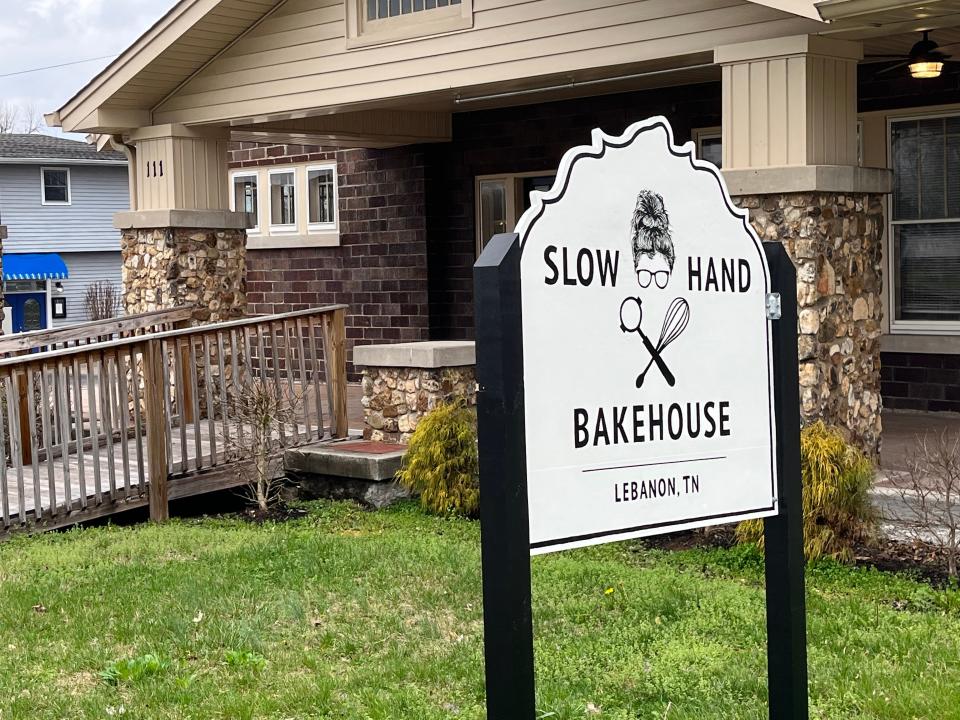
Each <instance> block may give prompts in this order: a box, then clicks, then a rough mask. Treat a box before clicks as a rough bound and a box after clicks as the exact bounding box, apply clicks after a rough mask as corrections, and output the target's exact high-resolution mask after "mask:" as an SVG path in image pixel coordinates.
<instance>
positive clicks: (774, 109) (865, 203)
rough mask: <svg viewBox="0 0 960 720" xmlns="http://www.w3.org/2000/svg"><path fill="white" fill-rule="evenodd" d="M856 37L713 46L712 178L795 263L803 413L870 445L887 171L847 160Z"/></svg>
mask: <svg viewBox="0 0 960 720" xmlns="http://www.w3.org/2000/svg"><path fill="white" fill-rule="evenodd" d="M861 57H862V53H861V48H860V45H859V44H858V43H851V42H846V41H841V40H833V39H829V38H823V37H819V36H810V35H801V36H794V37H785V38H778V39H776V40H767V41H759V42H750V43H743V44H739V45H731V46H726V47H721V48H717V50H716V53H715V61H716V62H717V63H719V64H721V65H722V66H723V71H722V72H723V162H724V176H725V178H726V181H727V185H728V187H729V189H730V193H731V195H733V196H734V200H735V201H736V202H737V203H738V204H739V205H740V206H741V207H744V208H747V209H749V211H750V219H751V222H752V224H753V225H754V227H755V228H756V230H757V233H758V234H759V235H760V237H761V238H762V239H763V240H765V241H770V242H782V243H783V244H784V246H785V247H786V249H787V251H788V252H789V254H790V256H791V258H793V261H794V263H795V264H796V266H797V280H798V287H797V295H798V297H797V300H798V302H799V306H800V317H799V323H798V325H799V327H798V332H799V351H800V358H799V359H800V378H799V381H800V401H801V413H802V416H803V420H804V422H812V421H814V420H817V419H823V420H824V421H826V422H827V423H830V424H833V425H837V426H839V427H841V428H843V429H845V430H846V431H847V433H848V435H849V437H850V438H851V440H853V441H854V442H855V443H857V444H858V445H859V446H860V447H862V448H863V449H864V450H865V451H866V452H867V453H868V454H870V455H876V454H877V453H878V452H879V449H880V435H881V419H880V411H881V398H880V334H881V319H882V313H883V307H882V302H881V299H882V292H881V290H882V263H881V243H880V241H881V234H882V232H883V226H884V224H883V204H882V197H883V194H884V193H887V192H889V190H890V173H889V171H888V170H885V169H872V168H863V167H860V164H859V143H858V132H857V74H856V68H857V61H858V60H859V59H860V58H861Z"/></svg>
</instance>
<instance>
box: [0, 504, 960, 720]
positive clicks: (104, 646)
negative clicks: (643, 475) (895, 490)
mask: <svg viewBox="0 0 960 720" xmlns="http://www.w3.org/2000/svg"><path fill="white" fill-rule="evenodd" d="M308 508H309V515H308V517H306V518H304V519H301V520H297V521H294V522H290V523H285V524H279V525H271V524H268V525H264V526H256V525H252V524H248V523H246V522H243V521H239V520H203V521H184V522H173V523H170V524H169V525H166V526H164V527H158V526H141V527H127V528H98V529H91V530H82V531H73V532H70V533H66V534H62V535H47V536H41V537H33V538H20V539H16V540H14V541H12V542H9V543H6V544H4V545H2V546H0V720H9V719H10V718H30V719H31V720H33V719H34V718H38V719H39V718H51V719H53V718H56V719H60V718H71V719H73V718H104V717H128V718H135V719H136V720H141V719H146V718H203V719H207V718H278V719H279V718H298V719H299V718H337V719H342V718H349V719H353V718H358V719H361V720H363V719H370V720H374V719H376V720H379V719H381V718H382V719H387V718H392V719H396V718H412V719H415V720H430V719H432V718H452V717H456V718H482V717H483V676H482V649H481V648H482V646H481V640H482V624H481V603H480V578H479V527H478V525H477V524H476V523H473V522H466V521H461V520H443V519H437V518H431V517H427V516H424V515H423V514H421V513H420V511H419V510H418V509H417V508H416V507H414V506H412V505H405V506H402V507H400V508H397V509H393V510H389V511H384V512H379V513H368V512H364V511H361V510H359V509H357V508H355V507H353V506H350V505H347V504H337V503H312V504H310V505H308ZM533 575H534V585H535V587H534V606H535V612H536V632H537V671H538V675H539V703H538V706H539V708H540V711H541V714H542V716H543V717H550V718H558V719H559V718H584V717H600V718H618V719H621V720H626V719H627V718H630V719H631V720H635V719H637V718H639V719H641V720H654V719H662V718H668V719H669V720H680V718H690V719H691V720H692V719H696V720H701V719H703V718H725V719H726V718H758V719H759V718H765V717H766V707H765V696H766V679H765V650H764V643H765V635H764V612H763V589H762V585H761V583H760V578H761V576H762V565H761V560H760V558H759V556H758V555H757V554H756V553H755V552H752V551H747V550H744V549H742V548H741V549H737V550H733V551H710V552H703V551H689V552H682V553H671V554H666V553H661V552H655V551H644V550H639V549H638V548H637V547H636V546H631V545H626V544H621V545H611V546H606V547H603V548H598V549H590V550H581V551H574V552H567V553H563V554H558V555H554V556H547V557H543V558H537V559H535V560H534V562H533ZM611 588H612V591H610V589H611ZM808 607H809V628H810V679H811V695H812V698H811V707H812V716H813V717H814V718H836V719H837V720H841V719H842V720H853V719H855V718H903V719H904V720H910V719H913V718H924V719H926V718H938V719H942V718H960V593H958V592H957V591H947V592H944V591H935V590H932V589H931V588H930V587H928V586H926V585H924V584H922V583H919V582H914V581H912V580H908V579H904V578H898V577H894V576H890V575H884V574H881V573H878V572H875V571H862V570H850V569H847V568H842V567H838V566H836V565H833V564H823V565H819V566H817V567H815V568H813V569H812V570H811V572H810V575H809V599H808Z"/></svg>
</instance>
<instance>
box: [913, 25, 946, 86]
mask: <svg viewBox="0 0 960 720" xmlns="http://www.w3.org/2000/svg"><path fill="white" fill-rule="evenodd" d="M938 47H939V46H938V45H937V43H935V42H934V41H933V40H931V39H930V37H929V31H927V30H924V31H923V40H920V41H919V42H917V43H916V44H915V45H914V46H913V47H912V48H910V55H909V56H908V61H907V67H908V68H910V75H911V76H912V77H915V78H917V79H918V80H924V79H927V78H936V77H940V73H942V72H943V61H944V60H946V59H947V57H948V56H947V55H944V54H943V53H942V52H940V51H939V50H938Z"/></svg>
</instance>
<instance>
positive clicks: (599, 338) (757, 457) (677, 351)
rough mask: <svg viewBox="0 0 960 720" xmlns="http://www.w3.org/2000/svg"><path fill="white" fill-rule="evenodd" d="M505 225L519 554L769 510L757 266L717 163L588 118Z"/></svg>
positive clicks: (765, 368) (772, 469)
mask: <svg viewBox="0 0 960 720" xmlns="http://www.w3.org/2000/svg"><path fill="white" fill-rule="evenodd" d="M517 232H518V233H519V235H520V239H521V243H522V248H523V249H522V257H521V261H520V273H521V292H522V303H523V354H524V368H525V369H524V393H525V403H526V433H527V437H526V449H527V489H528V497H529V504H530V543H531V552H532V553H533V554H538V553H545V552H551V551H555V550H559V549H563V548H571V547H579V546H584V545H594V544H599V543H604V542H611V541H614V540H623V539H626V538H634V537H640V536H644V535H654V534H660V533H666V532H671V531H675V530H680V529H686V528H693V527H702V526H705V525H715V524H718V523H724V522H732V521H738V520H743V519H747V518H758V517H764V516H768V515H775V514H776V513H777V491H776V487H777V483H776V464H775V448H774V444H775V440H774V438H775V427H774V411H773V387H772V358H771V346H770V338H771V329H770V321H769V320H768V319H767V315H766V307H765V303H766V295H767V293H768V292H769V287H770V274H769V270H768V268H767V263H766V259H765V256H764V254H763V250H762V248H761V244H760V241H759V239H758V238H757V236H756V234H755V233H754V231H753V230H752V228H751V227H750V224H749V222H748V220H747V213H746V211H742V210H739V209H738V208H736V207H734V205H733V203H732V202H731V201H730V196H729V194H728V193H727V189H726V186H725V184H724V182H723V178H722V176H721V175H720V173H719V172H718V171H717V169H716V168H715V167H714V166H713V165H711V164H709V163H707V162H704V161H701V160H697V159H696V158H695V157H694V146H693V144H692V143H688V144H686V145H684V146H682V147H677V146H675V145H674V143H673V132H672V130H671V128H670V125H669V123H668V122H667V121H666V120H665V119H664V118H652V119H650V120H647V121H645V122H642V123H637V124H634V125H632V126H631V127H629V128H628V129H627V131H626V132H624V134H623V135H621V136H620V137H611V136H608V135H606V134H604V133H602V132H601V131H599V130H595V131H594V133H593V144H592V145H590V146H583V147H578V148H574V149H572V150H570V151H569V152H567V154H566V155H565V156H564V158H563V161H562V162H561V164H560V169H559V173H558V175H557V180H556V182H555V183H554V186H553V188H552V189H551V190H550V191H549V192H546V193H538V192H535V193H532V206H531V207H530V209H529V210H528V211H527V212H526V213H525V214H524V215H523V217H522V218H521V219H520V222H519V223H518V226H517Z"/></svg>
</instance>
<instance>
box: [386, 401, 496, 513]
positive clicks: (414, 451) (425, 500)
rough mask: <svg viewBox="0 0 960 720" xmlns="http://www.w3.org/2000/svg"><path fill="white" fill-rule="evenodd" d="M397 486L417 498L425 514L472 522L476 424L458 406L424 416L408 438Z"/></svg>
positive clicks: (476, 489)
mask: <svg viewBox="0 0 960 720" xmlns="http://www.w3.org/2000/svg"><path fill="white" fill-rule="evenodd" d="M397 480H399V481H400V484H401V485H403V486H404V487H406V488H407V489H409V490H410V491H411V492H413V493H415V494H418V495H419V496H420V504H421V506H423V508H424V509H425V510H428V511H429V512H433V513H437V514H439V515H467V516H474V515H476V514H477V511H478V510H479V508H480V478H479V460H478V458H477V419H476V415H475V413H474V412H473V411H472V410H470V409H469V408H467V407H465V406H464V404H463V403H462V402H454V403H442V404H440V405H438V406H437V407H435V408H434V409H433V410H431V411H430V412H429V413H427V414H426V415H425V416H424V417H423V418H422V419H421V420H420V423H419V424H418V425H417V429H416V430H414V432H413V436H412V437H411V438H410V447H409V449H408V450H407V454H406V457H405V458H404V461H403V467H402V468H401V469H400V471H399V472H398V473H397Z"/></svg>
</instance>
